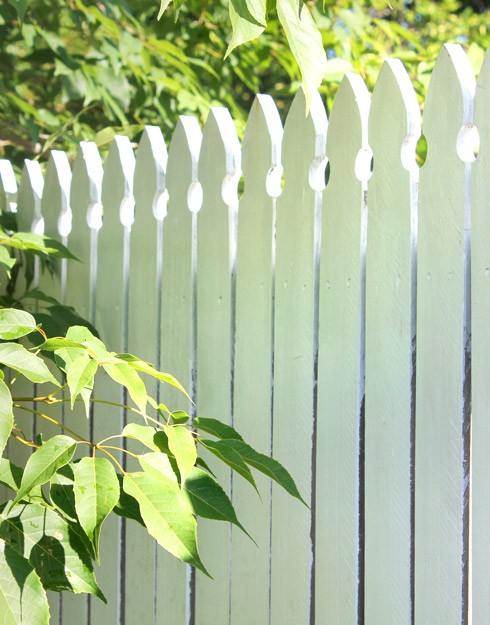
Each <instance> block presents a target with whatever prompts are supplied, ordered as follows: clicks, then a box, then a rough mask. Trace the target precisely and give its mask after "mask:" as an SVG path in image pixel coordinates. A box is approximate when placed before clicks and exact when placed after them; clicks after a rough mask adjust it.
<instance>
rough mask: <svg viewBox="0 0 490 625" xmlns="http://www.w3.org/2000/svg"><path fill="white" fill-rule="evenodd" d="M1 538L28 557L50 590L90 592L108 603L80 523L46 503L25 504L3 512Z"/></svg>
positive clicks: (0, 524)
mask: <svg viewBox="0 0 490 625" xmlns="http://www.w3.org/2000/svg"><path fill="white" fill-rule="evenodd" d="M0 537H1V538H3V539H4V540H6V541H7V542H8V543H9V544H10V546H11V547H12V548H13V549H15V550H16V551H18V552H19V553H20V554H21V555H23V556H24V558H27V559H28V560H29V562H30V563H31V564H32V565H33V566H34V568H35V569H36V572H37V574H38V575H39V577H40V578H41V581H42V584H43V586H44V587H45V588H46V589H47V590H53V591H55V592H59V591H62V590H69V591H71V592H74V593H80V592H88V593H91V594H93V595H95V596H97V597H99V598H100V599H102V601H104V602H105V597H104V595H103V594H102V592H101V590H100V588H99V587H98V585H97V582H96V580H95V575H94V571H93V565H92V553H91V546H90V543H89V542H88V540H87V537H86V536H85V534H84V533H83V531H82V529H81V528H80V527H79V526H78V525H77V524H75V523H71V522H70V521H67V520H65V519H63V518H62V517H61V516H60V515H59V514H58V513H57V512H55V511H54V510H50V509H49V508H47V507H45V506H41V505H39V504H32V503H31V504H22V505H19V506H15V507H14V508H13V509H12V510H10V512H9V513H8V514H6V513H5V510H4V511H3V512H1V513H0Z"/></svg>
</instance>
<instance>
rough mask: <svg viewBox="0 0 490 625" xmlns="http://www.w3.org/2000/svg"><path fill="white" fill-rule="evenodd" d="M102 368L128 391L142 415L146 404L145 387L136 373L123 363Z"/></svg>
mask: <svg viewBox="0 0 490 625" xmlns="http://www.w3.org/2000/svg"><path fill="white" fill-rule="evenodd" d="M102 366H103V367H104V369H105V370H106V371H107V373H108V374H109V375H110V376H111V378H112V379H113V380H115V381H116V382H117V383H118V384H122V385H123V386H125V387H126V388H127V389H128V392H129V394H130V396H131V399H132V400H133V401H134V403H135V404H136V406H137V407H138V410H140V412H142V413H143V414H144V413H145V412H146V402H147V395H146V387H145V384H144V382H143V380H142V379H141V378H140V376H139V375H138V374H137V373H136V371H135V370H134V369H133V368H132V367H130V366H129V365H128V364H126V363H123V362H122V363H120V364H119V363H118V364H103V365H102Z"/></svg>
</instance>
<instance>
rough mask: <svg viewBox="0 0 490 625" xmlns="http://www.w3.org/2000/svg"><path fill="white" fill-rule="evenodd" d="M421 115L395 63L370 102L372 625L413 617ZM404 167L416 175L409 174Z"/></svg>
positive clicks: (368, 575) (368, 528) (368, 552)
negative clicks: (414, 385)
mask: <svg viewBox="0 0 490 625" xmlns="http://www.w3.org/2000/svg"><path fill="white" fill-rule="evenodd" d="M420 132H421V118H420V108H419V105H418V102H417V97H416V95H415V90H414V88H413V86H412V83H411V82H410V79H409V77H408V74H407V72H406V70H405V68H404V67H403V65H402V63H401V61H399V60H398V59H390V60H388V61H386V62H385V64H384V65H383V67H382V69H381V72H380V74H379V77H378V80H377V82H376V87H375V89H374V93H373V102H372V106H371V111H370V115H369V143H370V145H371V148H372V150H373V153H374V163H375V166H374V172H373V176H372V178H371V179H370V180H369V187H368V207H369V208H368V213H369V216H368V231H367V258H366V426H365V576H364V580H365V581H364V588H365V623H366V625H392V624H393V623H406V624H407V625H408V624H409V623H410V618H411V610H412V606H411V593H412V590H411V568H412V560H411V557H412V550H411V510H412V498H411V475H412V474H411V451H412V449H411V435H412V433H413V424H412V415H413V414H414V411H415V392H414V390H415V389H413V388H412V376H413V374H414V371H413V365H412V357H413V356H414V354H413V350H414V348H415V345H414V344H413V345H412V343H413V340H414V338H415V337H414V333H415V306H416V299H415V281H416V265H415V245H416V234H417V233H416V230H415V227H416V208H417V205H416V201H417V188H418V187H417V185H418V177H419V168H418V166H417V163H416V160H415V146H416V142H417V140H418V138H419V136H420ZM407 167H408V168H409V169H407Z"/></svg>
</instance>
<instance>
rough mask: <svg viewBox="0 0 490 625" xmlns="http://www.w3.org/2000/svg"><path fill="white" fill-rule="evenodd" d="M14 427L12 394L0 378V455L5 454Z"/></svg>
mask: <svg viewBox="0 0 490 625" xmlns="http://www.w3.org/2000/svg"><path fill="white" fill-rule="evenodd" d="M13 427H14V413H13V412H12V396H11V395H10V391H9V388H8V386H7V385H6V384H5V382H4V381H3V380H0V456H1V455H2V454H3V450H4V449H5V445H6V444H7V441H8V438H9V436H10V432H11V431H12V428H13Z"/></svg>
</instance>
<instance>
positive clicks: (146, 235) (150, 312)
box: [126, 126, 167, 623]
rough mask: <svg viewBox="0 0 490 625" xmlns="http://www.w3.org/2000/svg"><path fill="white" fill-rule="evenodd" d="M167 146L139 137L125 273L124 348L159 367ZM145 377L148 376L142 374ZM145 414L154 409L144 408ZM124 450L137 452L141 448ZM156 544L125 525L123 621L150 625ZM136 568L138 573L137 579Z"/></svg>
mask: <svg viewBox="0 0 490 625" xmlns="http://www.w3.org/2000/svg"><path fill="white" fill-rule="evenodd" d="M166 166H167V148H166V146H165V141H164V139H163V135H162V131H161V130H160V129H159V128H157V127H156V126H147V127H146V128H145V131H144V133H143V135H142V137H141V140H140V142H139V146H138V152H137V155H136V167H135V172H134V198H135V216H134V217H135V219H134V224H133V225H132V227H131V263H130V273H129V313H128V316H129V329H128V350H129V352H130V353H132V354H135V355H136V356H138V357H139V358H142V359H143V360H146V361H147V362H150V363H152V364H153V365H155V366H156V367H157V368H158V367H159V364H160V363H159V360H160V340H159V336H160V302H161V299H160V294H161V256H162V228H163V215H159V216H158V218H157V216H156V215H155V212H154V211H155V209H156V208H157V207H158V203H159V201H161V200H160V196H161V194H163V193H164V192H165V170H166ZM145 377H146V376H145ZM145 382H146V387H147V391H148V393H149V395H150V396H151V397H153V398H154V399H156V398H157V391H158V386H159V385H158V383H157V381H156V380H153V379H151V378H150V379H146V380H145ZM148 410H149V412H148V414H150V416H152V417H155V416H156V415H155V411H154V410H151V408H150V407H148ZM130 417H131V420H132V421H136V422H139V423H141V424H142V425H143V424H144V421H143V419H142V418H138V417H137V415H134V414H133V415H130ZM128 447H129V448H130V449H132V450H133V451H135V452H136V453H140V452H141V451H142V450H141V445H140V444H135V445H134V446H133V445H130V444H128ZM128 466H131V467H132V470H134V471H140V470H141V467H140V465H139V463H138V462H137V461H136V460H135V459H133V458H128ZM155 557H156V543H155V541H154V539H153V538H151V536H150V535H149V534H148V532H147V531H146V529H145V528H143V527H141V526H139V525H138V524H136V523H128V525H127V528H126V561H127V562H128V563H130V566H129V567H128V568H127V570H126V579H127V582H126V584H127V586H128V587H131V588H132V592H130V593H127V596H126V622H128V623H146V622H148V623H153V620H154V618H155V617H154V615H153V611H154V606H155V573H156V571H155ZM134 568H136V569H137V570H138V575H137V576H136V577H135V575H134Z"/></svg>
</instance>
